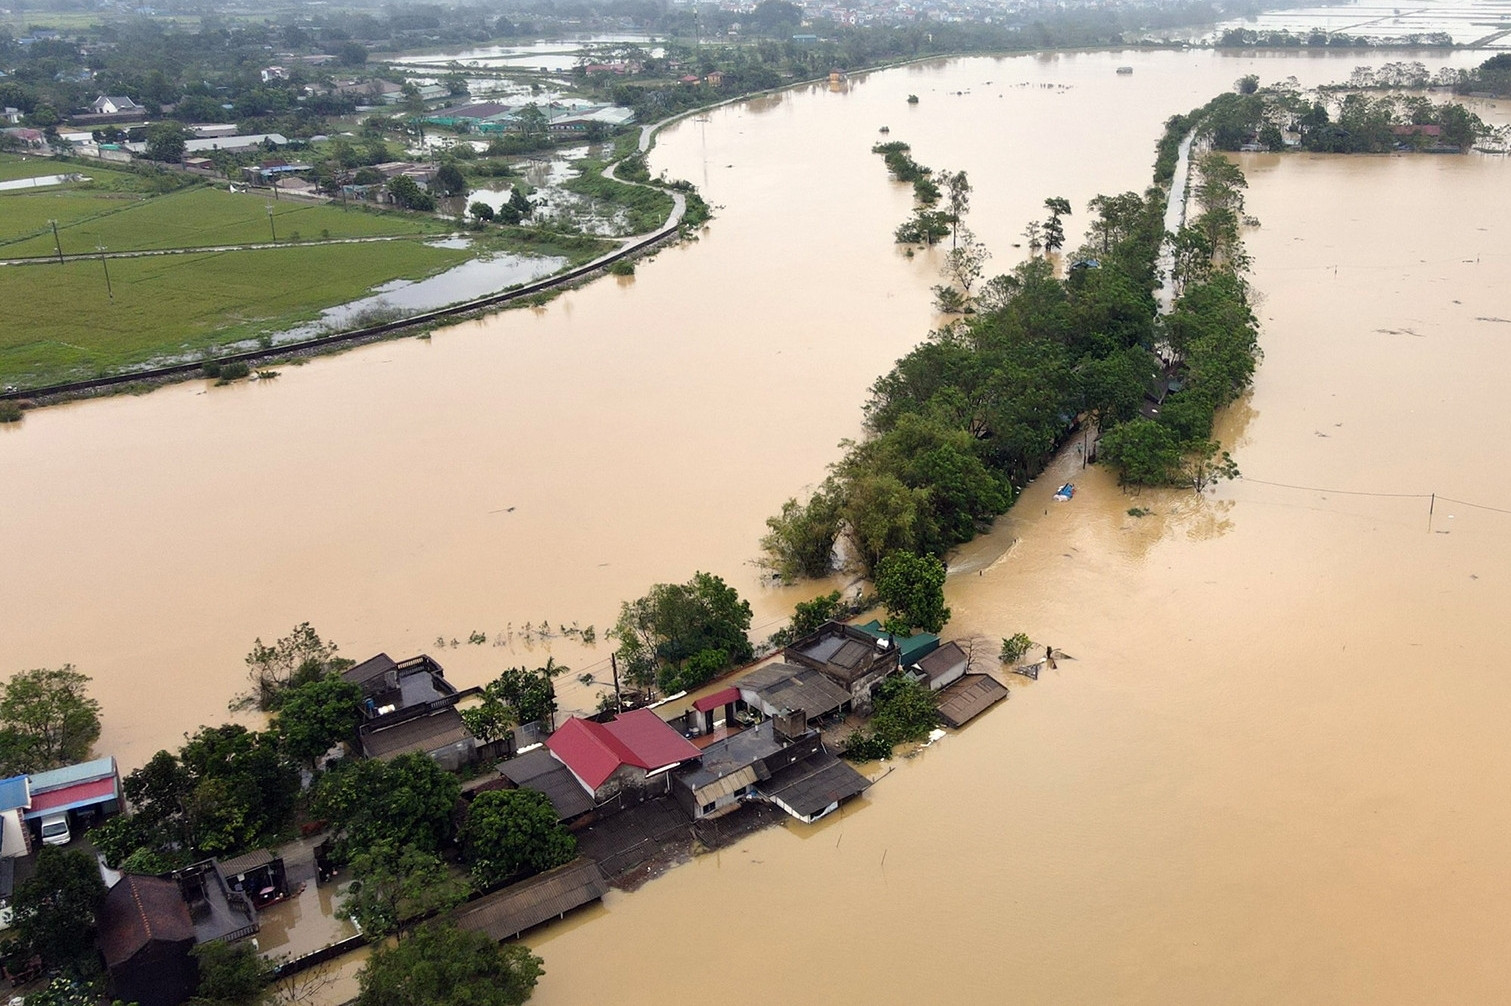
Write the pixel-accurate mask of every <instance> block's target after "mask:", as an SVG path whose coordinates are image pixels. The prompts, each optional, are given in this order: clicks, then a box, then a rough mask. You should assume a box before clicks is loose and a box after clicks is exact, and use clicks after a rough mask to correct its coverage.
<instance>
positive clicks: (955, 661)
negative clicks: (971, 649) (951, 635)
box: [918, 642, 966, 681]
mask: <svg viewBox="0 0 1511 1006" xmlns="http://www.w3.org/2000/svg"><path fill="white" fill-rule="evenodd" d="M965 661H966V657H965V651H964V650H962V649H961V648H960V644H959V643H955V642H950V643H945V644H944V645H943V646H941V647H940V648H939V649H937V650H935V651H934V652H933V653H930V654H929V655H928V656H927V657H924V658H923V659H922V660H920V661H918V669H919V670H920V671H922V672H923V673H924V674H926V675H928V678H929V680H930V681H935V680H937V679H939V678H942V677H944V676H945V675H946V674H948V673H949V672H950V671H952V670H954V669H955V668H956V667H958V666H959V665H961V664H963V663H965Z"/></svg>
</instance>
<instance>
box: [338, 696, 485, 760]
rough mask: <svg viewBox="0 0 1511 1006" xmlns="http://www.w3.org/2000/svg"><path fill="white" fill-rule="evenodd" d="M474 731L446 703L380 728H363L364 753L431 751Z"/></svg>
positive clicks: (393, 754) (395, 754)
mask: <svg viewBox="0 0 1511 1006" xmlns="http://www.w3.org/2000/svg"><path fill="white" fill-rule="evenodd" d="M471 736H472V734H471V733H469V732H468V730H467V725H466V724H465V723H463V722H462V716H461V714H460V713H458V712H457V711H456V709H455V708H453V707H452V706H443V707H441V708H440V709H437V710H436V711H434V712H431V713H426V714H425V715H424V716H416V717H414V718H413V719H408V720H404V721H402V722H399V723H395V724H393V725H392V726H384V727H380V728H378V729H377V730H368V729H366V728H364V729H363V730H362V753H363V754H365V755H367V757H369V758H384V759H388V758H397V757H398V756H399V755H401V754H408V753H409V752H411V751H419V752H423V753H426V754H429V753H430V752H431V751H439V750H440V749H441V748H443V747H447V746H449V745H452V744H455V743H457V742H458V741H462V740H466V739H467V738H468V737H471Z"/></svg>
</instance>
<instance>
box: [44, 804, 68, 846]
mask: <svg viewBox="0 0 1511 1006" xmlns="http://www.w3.org/2000/svg"><path fill="white" fill-rule="evenodd" d="M72 841H73V832H72V831H70V830H69V827H68V814H67V812H64V813H62V814H49V815H47V816H46V817H44V818H43V819H42V844H43V845H67V844H68V843H69V842H72Z"/></svg>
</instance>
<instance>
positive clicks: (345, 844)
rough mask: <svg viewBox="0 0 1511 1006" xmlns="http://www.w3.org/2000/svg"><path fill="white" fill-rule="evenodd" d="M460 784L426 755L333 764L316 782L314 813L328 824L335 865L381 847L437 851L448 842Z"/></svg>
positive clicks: (412, 754) (364, 759)
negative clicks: (408, 847)
mask: <svg viewBox="0 0 1511 1006" xmlns="http://www.w3.org/2000/svg"><path fill="white" fill-rule="evenodd" d="M460 796H461V783H459V782H458V781H457V778H456V776H454V775H452V774H451V773H450V772H447V771H446V770H445V769H443V768H441V767H440V766H439V765H437V764H436V763H435V761H434V760H433V759H431V758H430V757H428V756H427V755H424V754H420V753H411V754H403V755H399V756H398V757H397V758H395V759H393V760H392V761H388V762H383V761H378V760H376V759H371V758H362V759H347V760H346V761H343V762H339V763H337V764H336V765H335V766H334V767H333V768H332V769H331V770H330V771H329V772H326V773H325V774H324V775H322V776H321V777H320V779H319V780H318V781H317V782H316V783H315V787H314V792H313V794H312V796H311V800H310V805H311V809H312V811H313V813H314V814H315V815H316V816H317V817H321V818H324V819H326V820H327V821H329V822H330V826H331V832H332V834H333V836H334V837H335V839H336V842H335V849H334V855H335V857H336V859H337V860H339V861H343V862H344V861H348V860H349V859H350V858H351V856H353V855H355V854H357V853H360V852H364V851H367V850H370V849H372V848H374V847H375V846H376V845H377V844H378V843H380V842H392V843H394V844H395V845H398V846H400V847H403V846H406V845H412V846H414V847H415V848H418V849H420V850H422V851H425V852H437V851H439V850H440V848H441V847H442V846H443V845H444V844H445V843H446V842H447V841H448V840H449V839H450V838H451V813H452V810H453V809H454V808H455V807H456V802H457V799H458V798H459V797H460Z"/></svg>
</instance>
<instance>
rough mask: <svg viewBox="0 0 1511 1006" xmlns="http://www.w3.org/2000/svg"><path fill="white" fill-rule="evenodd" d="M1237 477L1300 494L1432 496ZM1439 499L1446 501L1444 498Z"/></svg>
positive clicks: (1407, 497)
mask: <svg viewBox="0 0 1511 1006" xmlns="http://www.w3.org/2000/svg"><path fill="white" fill-rule="evenodd" d="M1239 477H1240V478H1241V479H1243V481H1245V482H1253V483H1255V484H1256V485H1262V486H1278V487H1280V488H1281V489H1300V490H1301V491H1302V492H1313V493H1327V494H1329V495H1332V496H1379V497H1384V498H1389V499H1412V500H1425V499H1431V498H1432V495H1433V494H1432V493H1377V492H1368V491H1366V490H1362V489H1324V488H1322V487H1321V486H1298V485H1292V484H1290V483H1289V482H1266V481H1265V480H1264V479H1255V478H1250V477H1249V476H1247V475H1241V476H1239ZM1441 498H1442V499H1447V497H1446V496H1444V497H1441Z"/></svg>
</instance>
